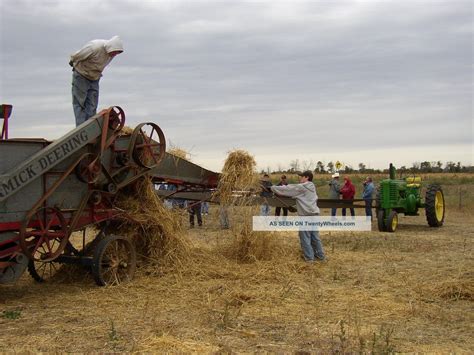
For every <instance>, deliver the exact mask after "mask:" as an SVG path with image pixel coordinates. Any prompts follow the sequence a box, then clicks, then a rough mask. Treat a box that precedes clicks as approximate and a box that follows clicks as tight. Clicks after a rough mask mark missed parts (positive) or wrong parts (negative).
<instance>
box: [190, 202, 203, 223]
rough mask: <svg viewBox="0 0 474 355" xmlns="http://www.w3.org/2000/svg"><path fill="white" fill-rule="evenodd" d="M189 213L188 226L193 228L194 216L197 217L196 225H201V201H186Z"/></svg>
mask: <svg viewBox="0 0 474 355" xmlns="http://www.w3.org/2000/svg"><path fill="white" fill-rule="evenodd" d="M187 202H188V203H187V206H188V213H189V227H191V228H194V216H196V217H197V221H198V226H199V227H202V215H201V201H197V202H196V201H187Z"/></svg>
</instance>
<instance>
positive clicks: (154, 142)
mask: <svg viewBox="0 0 474 355" xmlns="http://www.w3.org/2000/svg"><path fill="white" fill-rule="evenodd" d="M130 142H131V145H130V147H129V156H132V157H133V159H134V161H135V163H137V164H138V165H140V166H142V167H144V168H152V167H154V166H156V165H158V163H159V162H160V161H161V160H162V159H163V157H164V155H165V151H166V142H165V136H164V134H163V131H162V130H161V129H160V127H158V126H157V125H156V124H154V123H151V122H148V123H147V122H145V123H141V124H140V125H138V126H137V127H136V128H135V130H134V131H133V133H132V137H131V140H130Z"/></svg>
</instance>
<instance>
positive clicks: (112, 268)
mask: <svg viewBox="0 0 474 355" xmlns="http://www.w3.org/2000/svg"><path fill="white" fill-rule="evenodd" d="M136 265H137V254H136V251H135V247H134V246H133V244H132V242H131V241H130V240H129V239H128V238H125V237H122V236H119V235H108V236H106V237H105V238H104V239H102V240H101V241H100V242H99V244H98V245H97V247H96V248H95V250H94V257H93V261H92V275H93V276H94V280H95V282H96V283H97V285H99V286H110V285H118V284H120V283H122V282H127V281H130V280H132V279H133V275H134V274H135V269H136Z"/></svg>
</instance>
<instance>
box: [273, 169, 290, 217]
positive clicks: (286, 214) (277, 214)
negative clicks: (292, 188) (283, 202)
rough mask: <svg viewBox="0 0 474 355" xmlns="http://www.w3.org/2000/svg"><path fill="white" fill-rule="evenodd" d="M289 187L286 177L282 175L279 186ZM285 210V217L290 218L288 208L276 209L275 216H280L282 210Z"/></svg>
mask: <svg viewBox="0 0 474 355" xmlns="http://www.w3.org/2000/svg"><path fill="white" fill-rule="evenodd" d="M286 185H288V181H286V175H282V176H281V178H280V182H279V183H278V184H277V186H286ZM282 208H283V216H288V208H287V207H276V208H275V216H279V215H280V212H281V209H282Z"/></svg>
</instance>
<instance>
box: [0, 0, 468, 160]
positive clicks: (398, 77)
mask: <svg viewBox="0 0 474 355" xmlns="http://www.w3.org/2000/svg"><path fill="white" fill-rule="evenodd" d="M0 6H1V8H0V9H1V10H0V11H1V12H0V14H1V46H2V51H1V55H0V63H1V64H0V69H1V74H0V79H1V86H0V93H1V95H0V96H1V98H2V100H3V101H4V102H7V101H8V102H11V103H13V104H14V106H15V109H14V110H15V111H14V118H13V119H12V124H11V126H12V133H14V135H15V136H25V135H29V136H31V135H34V136H38V135H41V136H45V137H47V138H56V137H57V136H58V135H60V134H63V133H65V132H66V131H67V130H68V129H69V128H72V127H73V122H74V118H73V114H72V108H71V104H70V74H71V73H70V70H69V69H70V68H69V66H68V65H67V62H68V56H69V54H71V53H72V52H74V51H75V50H77V49H79V48H80V47H81V46H82V45H83V44H85V43H86V42H87V41H89V40H90V39H94V38H110V37H111V36H113V35H115V34H119V35H120V36H121V37H122V38H123V39H124V43H125V53H124V54H122V55H120V56H119V57H117V58H116V59H114V62H113V63H112V64H111V65H110V66H109V67H108V68H107V69H106V70H105V72H104V77H103V79H102V80H101V98H100V106H101V107H105V106H109V105H120V106H122V107H123V108H124V109H125V110H126V113H127V118H128V124H129V125H135V124H137V123H139V122H141V121H145V120H153V121H156V122H157V123H158V124H160V125H161V126H162V127H163V129H164V131H165V134H166V135H167V137H168V138H169V139H170V140H171V141H172V142H173V143H175V144H177V145H179V146H182V147H183V148H185V149H192V151H193V153H195V156H196V159H197V160H196V161H197V162H198V163H201V164H203V165H206V166H208V167H210V168H213V169H219V168H220V167H221V165H220V163H219V161H221V160H222V159H223V158H224V157H225V153H226V152H227V151H228V150H230V149H232V148H236V147H239V148H244V149H247V150H249V151H250V152H252V153H254V154H255V155H256V158H257V161H258V162H259V164H260V165H261V166H262V167H264V166H268V165H270V166H274V167H276V166H277V164H281V165H283V166H285V165H287V164H288V163H289V159H296V158H299V159H300V160H304V159H306V160H310V159H313V160H315V161H317V160H320V159H323V158H324V157H326V158H327V159H333V156H335V154H337V156H338V157H341V158H340V159H341V160H344V159H350V161H349V162H350V163H351V164H352V165H356V164H357V163H358V161H356V160H354V159H358V157H360V161H362V160H363V161H365V162H367V163H368V164H372V165H373V166H376V165H377V164H381V163H380V162H382V164H383V165H384V166H385V165H386V164H385V162H384V159H389V158H387V152H389V151H390V154H392V155H394V157H393V158H394V159H398V160H399V161H400V162H401V163H403V164H409V163H411V162H412V161H417V160H425V159H428V160H430V159H431V157H436V156H446V155H445V153H446V152H447V151H449V152H450V154H451V155H449V156H448V159H450V160H456V161H457V160H461V161H464V162H465V163H467V164H471V163H472V146H473V130H472V43H473V42H472V20H473V16H472V4H471V3H470V2H469V1H419V2H397V1H391V2H390V1H388V2H375V1H374V2H355V1H338V2H331V3H329V2H323V1H320V2H317V1H296V2H293V1H276V2H274V1H272V2H270V1H263V2H262V1H259V2H254V1H235V2H225V1H196V2H184V1H159V2H157V1H144V2H142V3H137V2H135V1H67V2H66V1H18V0H15V1H13V0H4V1H2V2H1V5H0ZM32 127H34V129H32ZM410 147H411V148H412V149H409V148H410ZM423 147H429V149H423ZM436 147H438V148H436ZM446 147H451V148H450V149H447V148H446ZM354 152H360V154H358V155H357V154H355V157H352V156H354ZM414 154H416V156H414ZM436 154H438V155H436ZM321 157H323V158H321ZM346 157H347V158H346ZM390 158H391V157H390ZM219 159H220V160H219ZM282 159H287V161H282ZM387 163H388V161H387Z"/></svg>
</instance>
